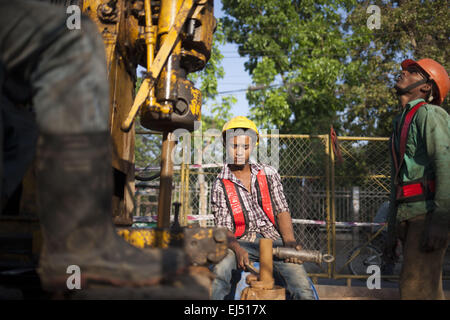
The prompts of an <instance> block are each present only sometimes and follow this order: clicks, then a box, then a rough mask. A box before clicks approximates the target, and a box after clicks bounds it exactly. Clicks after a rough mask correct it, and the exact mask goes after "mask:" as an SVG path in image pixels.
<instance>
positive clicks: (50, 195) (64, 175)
mask: <svg viewBox="0 0 450 320" xmlns="http://www.w3.org/2000/svg"><path fill="white" fill-rule="evenodd" d="M37 161H38V166H37V183H38V190H37V193H38V206H39V210H38V211H39V218H40V222H41V226H42V233H43V239H44V244H43V250H42V253H41V257H40V263H39V269H38V273H39V276H40V278H41V282H42V285H43V287H44V289H46V290H50V291H60V290H66V289H67V285H66V283H67V279H68V278H69V277H70V276H71V275H72V274H71V273H70V272H69V273H68V267H69V266H71V265H75V266H78V267H79V268H80V274H81V278H80V279H81V288H86V287H90V286H91V285H94V286H95V285H105V284H106V285H113V286H125V287H142V286H151V285H155V284H157V283H159V282H160V281H162V280H164V279H170V278H171V277H173V276H175V275H177V274H180V273H183V271H184V269H185V268H186V267H187V260H186V258H185V255H184V253H183V252H182V251H181V250H179V249H164V250H162V249H145V250H141V249H138V248H136V247H134V246H132V245H130V244H128V243H127V242H126V241H125V240H123V239H122V238H121V237H119V236H118V235H117V233H116V230H115V227H114V225H113V222H112V215H111V198H112V169H111V153H110V136H109V133H108V132H102V133H88V134H70V135H69V134H67V135H55V134H42V136H41V137H40V139H39V142H38V150H37ZM72 268H73V267H72Z"/></svg>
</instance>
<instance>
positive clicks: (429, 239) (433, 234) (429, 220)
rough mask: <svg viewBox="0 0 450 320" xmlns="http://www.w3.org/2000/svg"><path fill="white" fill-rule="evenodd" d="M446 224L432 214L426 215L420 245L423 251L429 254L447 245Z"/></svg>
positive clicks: (446, 221) (443, 220)
mask: <svg viewBox="0 0 450 320" xmlns="http://www.w3.org/2000/svg"><path fill="white" fill-rule="evenodd" d="M448 224H449V222H448V220H446V219H443V218H441V217H438V216H436V214H435V213H434V212H430V213H428V214H427V216H426V218H425V228H424V230H423V233H422V239H421V243H420V244H421V248H422V250H423V251H425V252H431V251H434V250H438V249H442V248H444V247H445V246H446V245H447V241H448V231H449V229H448Z"/></svg>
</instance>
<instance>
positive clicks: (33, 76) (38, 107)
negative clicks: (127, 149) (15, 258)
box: [0, 0, 186, 289]
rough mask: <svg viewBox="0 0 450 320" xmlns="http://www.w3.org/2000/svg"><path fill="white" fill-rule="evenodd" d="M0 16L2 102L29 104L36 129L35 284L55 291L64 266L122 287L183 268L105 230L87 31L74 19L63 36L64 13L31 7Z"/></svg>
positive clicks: (98, 48) (1, 8)
mask: <svg viewBox="0 0 450 320" xmlns="http://www.w3.org/2000/svg"><path fill="white" fill-rule="evenodd" d="M0 12H1V19H0V30H1V31H0V47H1V48H2V49H1V52H0V54H1V57H0V58H1V61H3V62H4V64H5V72H6V77H7V79H6V81H5V83H4V85H3V87H2V89H3V94H2V96H3V95H5V96H6V97H8V99H9V101H11V102H12V103H13V104H15V105H17V104H22V103H23V104H27V103H30V104H31V105H32V107H33V109H32V112H33V115H34V116H35V119H36V123H37V125H38V128H39V136H40V137H39V141H38V147H37V183H38V186H39V187H38V190H37V193H38V214H39V219H40V222H41V224H42V230H43V236H44V248H43V252H42V254H41V259H40V267H39V274H40V277H41V280H42V282H43V285H44V286H45V287H47V288H50V289H52V288H59V289H61V287H64V286H65V285H66V280H67V277H68V276H69V275H68V274H67V273H66V271H67V268H68V266H70V265H78V266H79V267H80V269H81V279H82V281H88V282H90V281H93V282H100V283H108V284H113V285H131V286H134V285H138V286H142V285H152V284H155V283H157V282H159V281H160V280H161V279H162V278H164V277H172V276H173V275H174V274H176V273H179V272H180V271H182V270H184V268H185V266H186V264H185V255H184V254H183V253H182V252H181V251H180V250H175V249H168V250H157V249H150V250H146V252H144V251H142V250H139V249H137V248H135V247H133V246H131V245H129V244H128V243H126V242H125V241H124V240H123V239H121V238H120V237H119V236H118V235H117V234H116V230H115V228H114V225H113V223H112V217H111V197H112V168H111V150H110V134H109V127H108V112H109V94H108V81H107V76H106V62H105V57H104V55H105V53H104V47H103V41H102V39H101V37H100V35H99V34H98V32H97V28H96V26H95V25H94V24H93V23H92V22H91V21H90V20H89V19H88V18H86V17H83V18H82V21H81V30H72V31H70V30H68V29H67V28H66V18H67V16H66V14H65V10H64V8H62V7H57V6H51V5H47V4H43V3H39V2H34V1H21V0H18V1H3V0H0ZM5 89H6V90H5ZM2 109H3V103H2ZM17 133H18V134H19V135H20V132H17ZM27 138H28V139H29V137H27ZM19 140H20V139H19ZM33 151H34V150H30V152H33ZM25 169H26V168H24V170H23V171H24V172H25Z"/></svg>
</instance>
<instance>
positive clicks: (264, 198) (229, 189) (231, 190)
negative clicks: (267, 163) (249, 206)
mask: <svg viewBox="0 0 450 320" xmlns="http://www.w3.org/2000/svg"><path fill="white" fill-rule="evenodd" d="M256 180H257V181H258V186H259V190H260V192H261V202H262V206H263V211H264V212H265V213H266V215H267V217H268V218H269V220H270V222H272V224H273V225H276V224H275V217H274V214H273V208H272V200H271V198H270V191H269V184H268V182H267V177H266V175H265V173H264V170H260V171H259V172H258V174H257V175H256ZM222 181H223V185H224V186H225V192H226V195H227V197H228V200H229V204H230V207H231V211H232V214H233V219H234V225H235V231H234V235H235V236H236V238H239V237H241V236H242V235H243V234H244V233H245V230H246V228H247V226H246V224H245V216H244V208H243V206H244V204H242V203H241V201H240V200H239V196H238V190H237V189H236V186H235V185H234V183H233V182H231V181H230V180H227V179H222Z"/></svg>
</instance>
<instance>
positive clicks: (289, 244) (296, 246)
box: [284, 241, 303, 264]
mask: <svg viewBox="0 0 450 320" xmlns="http://www.w3.org/2000/svg"><path fill="white" fill-rule="evenodd" d="M284 246H285V247H287V248H294V249H295V250H297V251H300V250H302V249H303V247H302V246H301V245H299V244H297V242H296V241H289V242H285V243H284ZM284 262H289V263H296V264H303V261H302V260H300V259H298V258H287V259H284Z"/></svg>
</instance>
